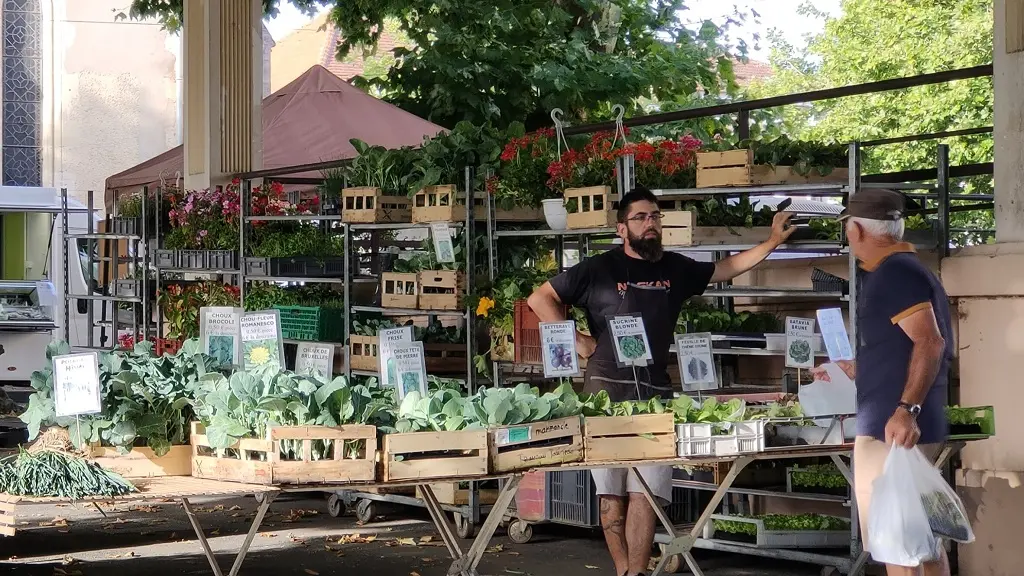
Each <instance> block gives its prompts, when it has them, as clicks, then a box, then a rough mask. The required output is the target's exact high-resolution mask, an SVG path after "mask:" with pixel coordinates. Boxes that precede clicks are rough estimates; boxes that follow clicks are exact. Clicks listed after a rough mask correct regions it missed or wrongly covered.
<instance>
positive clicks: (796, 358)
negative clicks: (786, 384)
mask: <svg viewBox="0 0 1024 576" xmlns="http://www.w3.org/2000/svg"><path fill="white" fill-rule="evenodd" d="M786 367H787V368H804V369H809V368H814V319H812V318H794V317H791V316H787V317H786Z"/></svg>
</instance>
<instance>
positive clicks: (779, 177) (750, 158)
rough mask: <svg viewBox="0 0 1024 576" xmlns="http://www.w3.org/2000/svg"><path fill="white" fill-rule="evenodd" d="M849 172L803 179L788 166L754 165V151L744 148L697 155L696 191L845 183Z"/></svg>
mask: <svg viewBox="0 0 1024 576" xmlns="http://www.w3.org/2000/svg"><path fill="white" fill-rule="evenodd" d="M849 174H850V173H849V170H848V169H846V168H836V169H834V170H832V172H831V173H829V174H828V175H827V176H822V175H821V174H818V173H817V172H815V171H813V170H812V171H811V173H810V174H808V175H806V176H804V175H801V174H798V173H797V172H796V171H795V170H793V167H792V166H769V165H767V164H754V151H753V150H750V149H747V148H740V149H737V150H727V151H725V152H698V153H697V188H716V187H720V186H722V187H725V186H770V185H773V184H821V183H840V184H841V183H845V182H846V181H847V180H849Z"/></svg>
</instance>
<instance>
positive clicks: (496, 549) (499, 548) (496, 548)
mask: <svg viewBox="0 0 1024 576" xmlns="http://www.w3.org/2000/svg"><path fill="white" fill-rule="evenodd" d="M504 549H505V547H504V546H502V545H501V544H498V545H497V546H491V547H490V548H488V549H487V551H488V552H490V553H492V554H496V553H498V552H501V551H502V550H504Z"/></svg>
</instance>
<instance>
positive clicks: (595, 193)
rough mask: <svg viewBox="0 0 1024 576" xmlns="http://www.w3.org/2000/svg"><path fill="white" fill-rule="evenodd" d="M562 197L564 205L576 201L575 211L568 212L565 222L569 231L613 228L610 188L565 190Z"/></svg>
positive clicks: (614, 219) (613, 218) (613, 213)
mask: <svg viewBox="0 0 1024 576" xmlns="http://www.w3.org/2000/svg"><path fill="white" fill-rule="evenodd" d="M563 195H564V196H565V201H566V203H568V202H570V201H572V200H575V201H576V210H575V211H574V212H570V213H569V215H568V216H567V217H566V220H565V222H566V226H567V227H568V228H569V229H570V230H580V229H584V228H609V227H614V226H615V224H616V218H615V209H614V207H613V206H612V189H611V187H610V186H590V187H589V188H567V189H566V190H565V193H564V194H563Z"/></svg>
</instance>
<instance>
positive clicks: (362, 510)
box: [356, 500, 377, 523]
mask: <svg viewBox="0 0 1024 576" xmlns="http://www.w3.org/2000/svg"><path fill="white" fill-rule="evenodd" d="M376 517H377V503H376V502H374V501H373V500H360V501H359V504H356V518H357V519H358V520H359V521H360V522H363V523H365V522H371V521H372V520H373V519H374V518H376Z"/></svg>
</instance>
